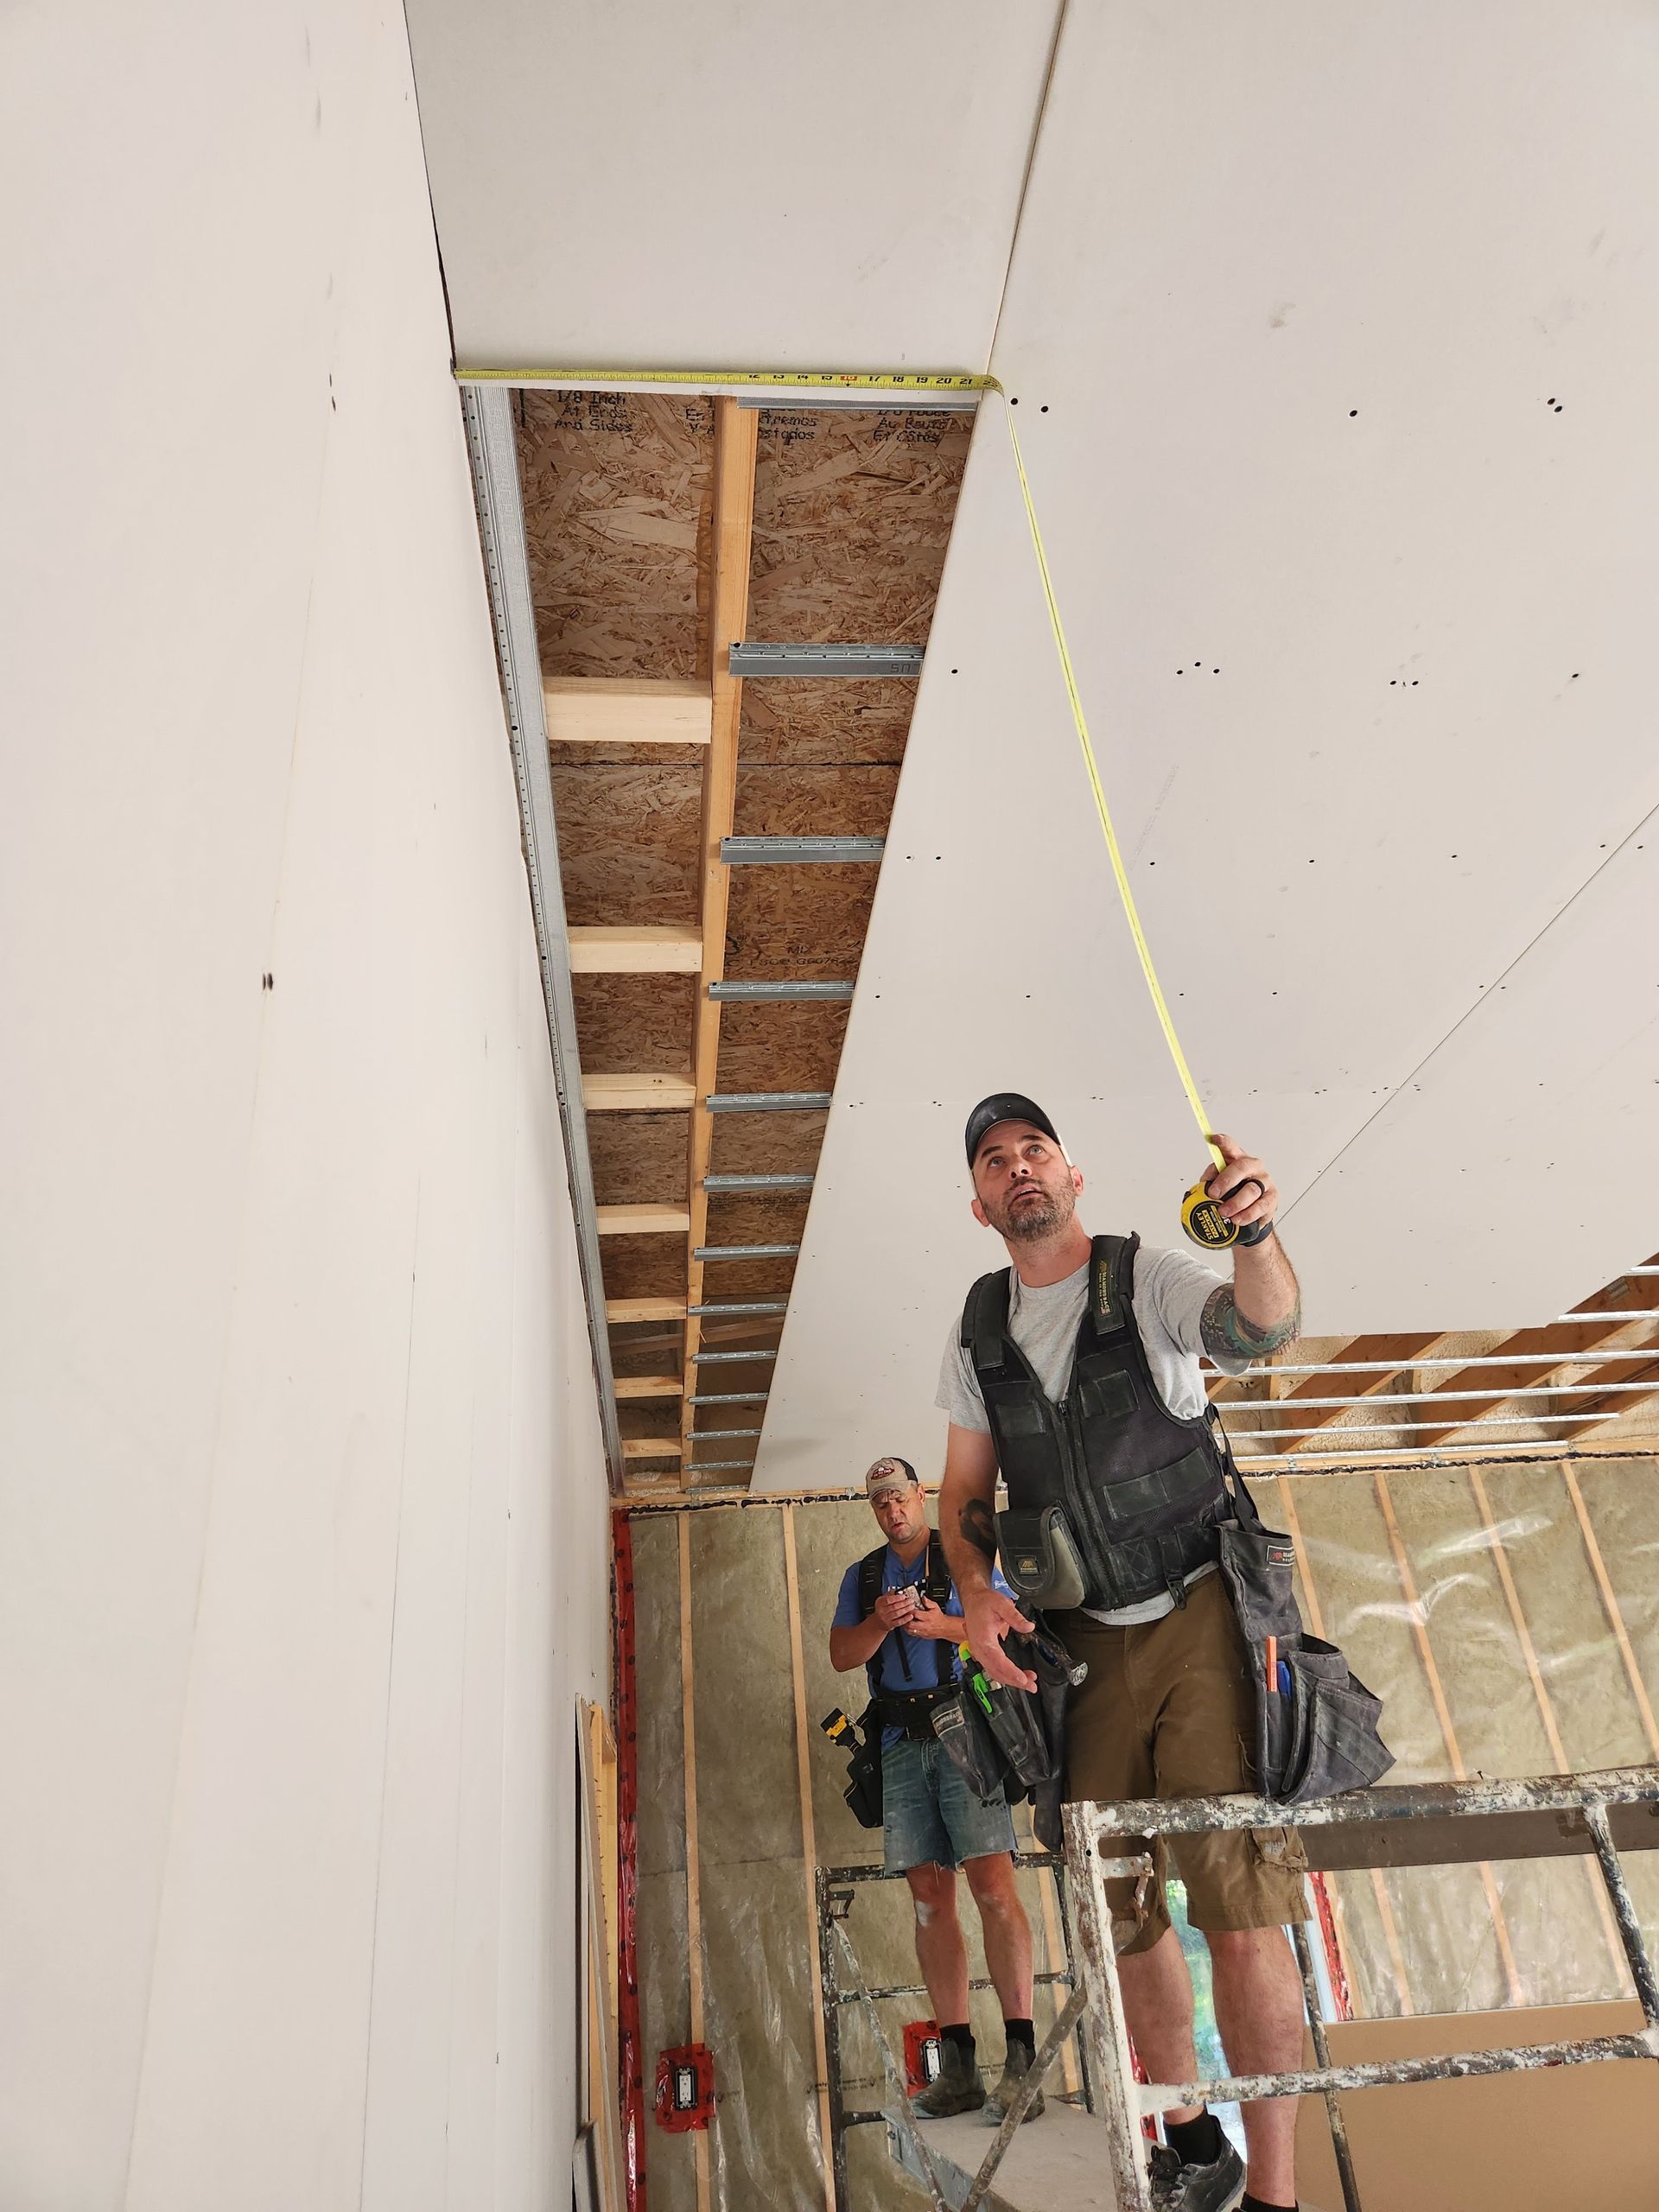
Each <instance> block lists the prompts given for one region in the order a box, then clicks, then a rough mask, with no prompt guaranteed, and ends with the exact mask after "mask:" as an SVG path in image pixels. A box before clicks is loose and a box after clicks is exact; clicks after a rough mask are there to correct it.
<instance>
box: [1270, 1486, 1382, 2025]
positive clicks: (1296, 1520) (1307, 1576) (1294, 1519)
mask: <svg viewBox="0 0 1659 2212" xmlns="http://www.w3.org/2000/svg"><path fill="white" fill-rule="evenodd" d="M1278 1480H1279V1502H1280V1504H1281V1507H1282V1508H1283V1510H1284V1516H1285V1526H1286V1528H1287V1529H1288V1530H1289V1531H1290V1541H1291V1544H1292V1547H1293V1548H1294V1551H1295V1554H1296V1564H1297V1565H1298V1566H1299V1567H1300V1569H1301V1571H1302V1595H1303V1597H1304V1598H1305V1599H1306V1600H1307V1624H1308V1626H1309V1627H1310V1628H1311V1629H1312V1630H1313V1633H1314V1635H1315V1636H1317V1637H1319V1640H1320V1642H1321V1643H1329V1641H1330V1638H1329V1637H1328V1636H1327V1635H1326V1632H1325V1608H1324V1606H1323V1605H1320V1603H1319V1589H1318V1587H1317V1586H1316V1584H1315V1583H1314V1580H1313V1560H1311V1559H1310V1558H1309V1557H1308V1555H1307V1539H1306V1537H1305V1536H1304V1535H1303V1534H1302V1523H1301V1516H1300V1515H1299V1514H1298V1512H1297V1510H1296V1493H1295V1491H1294V1487H1293V1485H1292V1484H1291V1480H1290V1478H1289V1476H1288V1475H1283V1474H1281V1476H1280V1477H1279V1478H1278ZM1370 1877H1371V1894H1372V1896H1373V1897H1375V1898H1376V1910H1377V1917H1378V1918H1379V1919H1380V1920H1381V1922H1382V1923H1383V1942H1384V1944H1385V1945H1386V1946H1387V1948H1388V1954H1389V1966H1390V1967H1391V1968H1392V1969H1393V1973H1394V1987H1395V1995H1396V1996H1397V1997H1398V1999H1399V2000H1400V2014H1401V2018H1402V2019H1408V2018H1410V2017H1411V2014H1412V2012H1413V2011H1414V2006H1413V2005H1412V2001H1411V1980H1410V1977H1409V1976H1408V1974H1407V1973H1406V1955H1405V1953H1404V1952H1403V1951H1402V1949H1401V1948H1400V1931H1399V1929H1398V1928H1397V1927H1396V1926H1395V1919H1394V1905H1393V1902H1392V1900H1391V1899H1390V1897H1389V1892H1388V1890H1387V1888H1386V1886H1385V1885H1384V1884H1383V1870H1382V1868H1381V1867H1380V1866H1373V1867H1372V1868H1371V1869H1370ZM1325 1895H1326V1896H1327V1897H1329V1898H1330V1900H1331V1922H1332V1927H1333V1929H1335V1931H1336V1937H1337V1949H1338V1955H1339V1957H1340V1958H1341V1961H1342V1971H1343V1974H1344V1979H1345V1980H1346V1981H1347V1984H1348V1986H1349V1988H1350V1989H1352V1988H1353V1987H1354V1986H1355V1985H1354V1968H1353V1947H1352V1945H1351V1943H1348V1942H1346V1941H1345V1940H1344V1935H1345V1931H1344V1922H1343V1910H1342V1893H1341V1890H1340V1887H1339V1885H1338V1878H1337V1876H1336V1875H1334V1874H1327V1875H1326V1876H1325Z"/></svg>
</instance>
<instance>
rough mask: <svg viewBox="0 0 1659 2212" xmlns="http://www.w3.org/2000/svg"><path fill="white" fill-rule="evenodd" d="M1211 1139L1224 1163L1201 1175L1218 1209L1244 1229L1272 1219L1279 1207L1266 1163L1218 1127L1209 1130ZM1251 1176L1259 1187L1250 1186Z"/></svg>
mask: <svg viewBox="0 0 1659 2212" xmlns="http://www.w3.org/2000/svg"><path fill="white" fill-rule="evenodd" d="M1210 1142H1211V1144H1212V1145H1214V1146H1215V1147H1216V1149H1217V1152H1219V1153H1220V1154H1221V1156H1222V1159H1223V1160H1224V1161H1225V1163H1226V1165H1225V1166H1222V1167H1212V1168H1211V1170H1210V1173H1208V1174H1207V1175H1206V1176H1205V1179H1204V1187H1205V1190H1206V1191H1207V1192H1209V1193H1210V1196H1211V1198H1214V1199H1215V1201H1216V1203H1217V1205H1218V1206H1219V1208H1220V1209H1221V1211H1222V1212H1223V1213H1224V1214H1225V1216H1226V1217H1227V1218H1228V1220H1229V1221H1236V1222H1237V1224H1239V1226H1240V1228H1241V1229H1247V1228H1249V1226H1250V1225H1251V1224H1252V1223H1255V1222H1258V1221H1271V1220H1272V1219H1273V1217H1274V1214H1275V1213H1276V1212H1277V1211H1279V1185H1277V1184H1276V1183H1275V1182H1274V1179H1273V1177H1272V1175H1271V1174H1270V1173H1268V1167H1267V1165H1266V1163H1265V1162H1264V1161H1262V1160H1258V1159H1257V1158H1256V1157H1255V1154H1254V1153H1249V1152H1246V1151H1245V1149H1244V1147H1243V1146H1242V1145H1241V1144H1240V1143H1238V1141H1236V1139H1235V1138H1233V1137H1230V1136H1226V1135H1223V1133H1222V1132H1221V1131H1220V1130H1219V1129H1217V1130H1213V1131H1212V1132H1211V1137H1210ZM1252 1178H1254V1179H1255V1183H1258V1184H1260V1185H1261V1188H1260V1189H1259V1190H1257V1189H1255V1188H1254V1187H1253V1185H1252V1181H1251V1179H1252Z"/></svg>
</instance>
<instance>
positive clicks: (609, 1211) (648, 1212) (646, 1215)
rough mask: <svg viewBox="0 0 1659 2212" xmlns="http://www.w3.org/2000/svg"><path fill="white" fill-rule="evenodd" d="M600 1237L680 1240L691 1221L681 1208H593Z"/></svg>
mask: <svg viewBox="0 0 1659 2212" xmlns="http://www.w3.org/2000/svg"><path fill="white" fill-rule="evenodd" d="M594 1213H595V1215H596V1216H597V1217H598V1222H599V1233H600V1235H601V1236H684V1235H685V1232H686V1230H688V1229H689V1228H690V1225H691V1217H690V1213H689V1212H688V1211H686V1209H685V1207H683V1206H595V1207H594Z"/></svg>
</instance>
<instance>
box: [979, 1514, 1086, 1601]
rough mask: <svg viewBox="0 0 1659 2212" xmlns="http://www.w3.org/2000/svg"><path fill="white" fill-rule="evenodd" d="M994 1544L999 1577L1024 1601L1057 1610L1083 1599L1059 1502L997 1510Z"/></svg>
mask: <svg viewBox="0 0 1659 2212" xmlns="http://www.w3.org/2000/svg"><path fill="white" fill-rule="evenodd" d="M996 1548H997V1554H998V1559H999V1563H1000V1564H1001V1569H1002V1577H1003V1580H1005V1581H1006V1582H1007V1586H1008V1587H1009V1589H1010V1590H1012V1591H1013V1592H1014V1596H1015V1597H1016V1598H1018V1599H1020V1600H1021V1601H1022V1602H1023V1603H1024V1604H1026V1605H1040V1606H1042V1607H1043V1608H1044V1609H1045V1610H1046V1611H1055V1612H1058V1611H1063V1610H1064V1609H1065V1607H1067V1606H1069V1605H1081V1604H1082V1603H1083V1600H1084V1587H1085V1586H1084V1573H1083V1562H1082V1560H1080V1559H1079V1558H1078V1556H1077V1544H1076V1542H1075V1541H1074V1540H1073V1537H1072V1535H1071V1529H1070V1528H1069V1526H1068V1525H1067V1522H1066V1518H1065V1507H1064V1506H1061V1505H1046V1506H1044V1507H1043V1508H1042V1509H1041V1510H1039V1511H1038V1512H1036V1513H999V1514H998V1515H997V1516H996Z"/></svg>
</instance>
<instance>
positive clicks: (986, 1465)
mask: <svg viewBox="0 0 1659 2212" xmlns="http://www.w3.org/2000/svg"><path fill="white" fill-rule="evenodd" d="M995 1497H996V1446H995V1445H994V1444H993V1443H992V1441H991V1440H990V1438H989V1437H988V1436H983V1435H982V1434H981V1433H980V1432H979V1431H978V1430H977V1429H975V1428H959V1427H957V1424H956V1422H955V1421H952V1422H951V1424H950V1441H949V1442H948V1443H947V1444H946V1446H945V1451H944V1482H943V1483H942V1484H940V1487H939V1535H940V1538H941V1540H942V1541H943V1542H944V1556H945V1558H946V1560H948V1562H949V1563H950V1579H951V1580H952V1581H953V1582H954V1583H955V1584H956V1586H957V1597H958V1598H960V1599H961V1600H962V1628H963V1643H966V1644H967V1646H968V1648H969V1650H970V1651H972V1653H973V1655H974V1656H975V1658H976V1659H977V1660H978V1662H979V1663H980V1665H981V1666H982V1668H983V1669H985V1671H986V1673H987V1674H988V1675H989V1676H990V1678H991V1680H992V1681H994V1682H1007V1684H1009V1686H1010V1687H1011V1688H1015V1689H1022V1690H1034V1689H1035V1688H1036V1687H1037V1677H1036V1676H1035V1675H1032V1674H1027V1672H1026V1671H1025V1669H1023V1668H1020V1667H1015V1666H1014V1665H1013V1664H1012V1663H1011V1662H1009V1660H1008V1658H1007V1654H1006V1653H1005V1652H1004V1651H1003V1649H1002V1639H1003V1637H1005V1636H1006V1635H1007V1632H1008V1630H1010V1629H1027V1630H1028V1629H1029V1628H1030V1626H1031V1623H1030V1622H1029V1621H1028V1620H1027V1618H1026V1616H1025V1615H1024V1614H1023V1613H1022V1612H1021V1611H1020V1608H1019V1607H1018V1606H1017V1605H1015V1604H1014V1600H1013V1599H1012V1598H1006V1597H1004V1596H1003V1594H1002V1592H1001V1591H1000V1590H998V1589H996V1588H995V1586H993V1584H992V1581H991V1569H992V1567H993V1566H994V1565H995V1560H996V1520H995V1513H994V1511H993V1506H994V1503H995Z"/></svg>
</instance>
